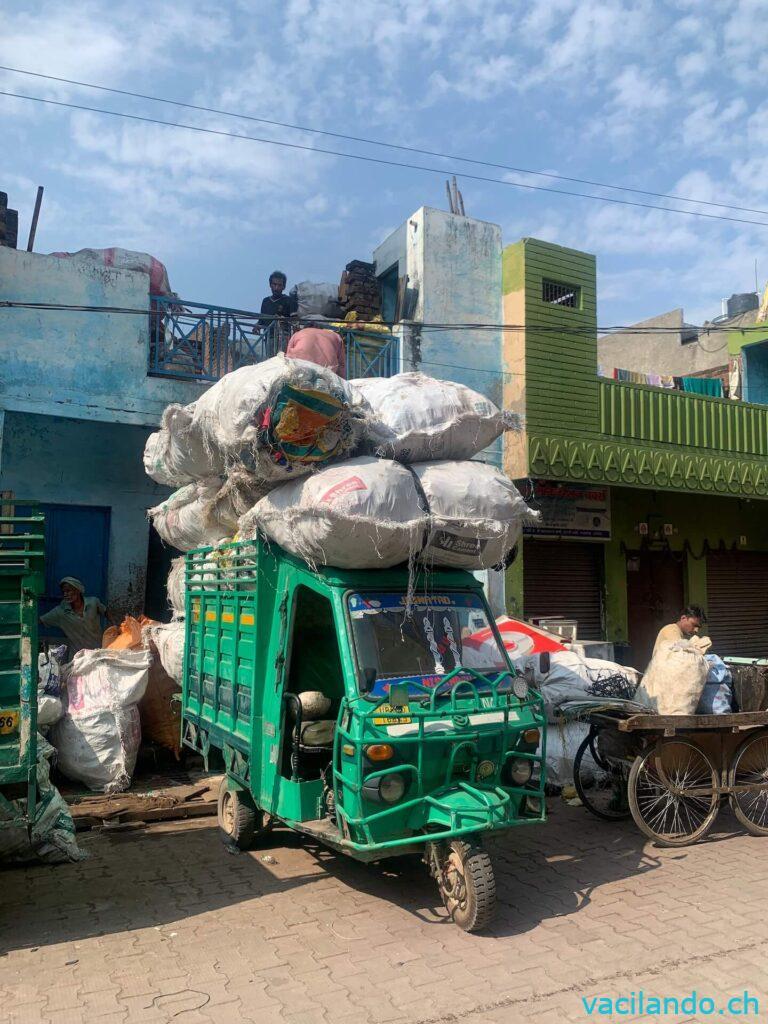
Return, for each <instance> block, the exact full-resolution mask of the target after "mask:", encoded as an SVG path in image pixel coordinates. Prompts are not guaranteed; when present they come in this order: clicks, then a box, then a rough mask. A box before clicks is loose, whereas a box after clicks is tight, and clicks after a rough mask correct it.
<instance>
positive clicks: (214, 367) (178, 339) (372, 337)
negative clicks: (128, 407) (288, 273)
mask: <svg viewBox="0 0 768 1024" xmlns="http://www.w3.org/2000/svg"><path fill="white" fill-rule="evenodd" d="M258 321H259V317H258V315H256V314H254V313H249V312H247V311H245V310H241V309H228V308H227V307H225V306H208V305H204V304H203V303H199V302H186V301H184V300H182V299H171V298H168V297H166V296H152V308H151V312H150V337H149V357H148V369H147V372H148V374H149V376H151V377H170V378H173V379H175V380H190V381H200V382H201V383H208V382H213V381H217V380H219V378H221V377H223V376H224V374H225V373H229V372H230V371H231V370H237V369H239V368H240V367H241V366H253V365H254V364H255V363H261V362H263V361H264V360H265V359H271V358H272V356H275V355H277V354H278V353H279V352H283V351H285V346H286V344H287V342H288V339H289V338H290V336H291V335H292V334H293V333H294V332H295V331H297V330H299V329H300V328H301V327H302V326H306V324H300V323H293V322H286V321H282V322H275V323H271V324H268V325H267V326H261V325H259V322H258ZM333 330H336V331H337V332H338V333H339V334H340V335H341V337H342V339H343V341H344V348H345V352H346V360H347V379H351V378H354V377H392V376H394V374H396V373H398V371H399V363H400V349H399V339H398V338H397V337H396V336H395V335H393V334H390V333H383V332H382V333H379V332H373V331H371V332H367V331H358V330H349V329H340V328H337V327H334V328H333Z"/></svg>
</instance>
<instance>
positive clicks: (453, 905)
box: [437, 839, 496, 932]
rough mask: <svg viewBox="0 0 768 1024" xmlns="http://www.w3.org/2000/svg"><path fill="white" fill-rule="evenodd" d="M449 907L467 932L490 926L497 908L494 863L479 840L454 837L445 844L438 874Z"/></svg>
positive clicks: (453, 917) (455, 922)
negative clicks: (468, 840)
mask: <svg viewBox="0 0 768 1024" xmlns="http://www.w3.org/2000/svg"><path fill="white" fill-rule="evenodd" d="M437 885H438V888H439V890H440V896H441V897H442V900H443V903H444V904H445V909H446V910H447V911H448V913H449V914H450V915H451V919H452V920H453V922H454V924H457V925H458V926H459V928H461V929H462V930H463V931H465V932H478V931H481V930H482V929H483V928H486V927H487V926H488V925H489V924H490V923H491V921H492V920H493V916H494V913H495V909H496V879H495V878H494V874H493V864H492V863H491V858H490V857H489V856H488V854H487V852H486V851H485V850H484V849H483V847H482V845H481V844H480V842H479V841H477V840H475V841H471V842H467V841H466V840H463V839H452V840H451V841H450V842H449V843H448V844H447V847H445V848H444V854H443V857H442V858H441V860H440V870H439V874H438V878H437Z"/></svg>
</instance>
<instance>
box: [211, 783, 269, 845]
mask: <svg viewBox="0 0 768 1024" xmlns="http://www.w3.org/2000/svg"><path fill="white" fill-rule="evenodd" d="M218 819H219V828H220V829H221V831H222V832H223V834H224V837H225V840H226V841H228V842H230V843H234V844H235V846H237V847H238V849H240V850H248V849H249V848H250V847H251V846H253V844H254V842H255V841H256V839H257V838H258V837H259V836H260V835H263V834H264V833H265V832H266V831H267V830H268V829H267V825H266V824H265V815H264V814H263V813H262V812H261V811H260V810H259V809H258V807H257V806H256V805H255V804H254V802H253V800H252V799H251V796H250V794H248V793H246V792H245V790H243V789H231V788H230V787H229V786H228V785H227V779H226V778H224V779H222V780H221V786H220V787H219V804H218Z"/></svg>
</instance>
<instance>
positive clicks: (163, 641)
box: [149, 621, 184, 686]
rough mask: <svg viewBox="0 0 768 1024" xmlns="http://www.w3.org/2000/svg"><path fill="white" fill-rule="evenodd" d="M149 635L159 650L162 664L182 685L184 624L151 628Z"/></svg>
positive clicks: (179, 622) (171, 623)
mask: <svg viewBox="0 0 768 1024" xmlns="http://www.w3.org/2000/svg"><path fill="white" fill-rule="evenodd" d="M149 635H150V636H151V638H152V641H153V643H154V645H155V647H156V648H157V653H158V655H159V657H160V664H161V665H162V666H163V668H164V669H165V671H166V672H167V673H168V675H169V676H170V677H171V679H173V680H174V681H175V682H177V683H178V684H179V686H181V685H182V679H183V676H184V623H183V621H176V622H169V623H168V624H167V625H158V626H150V627H149Z"/></svg>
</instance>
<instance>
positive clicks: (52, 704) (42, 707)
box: [37, 693, 64, 729]
mask: <svg viewBox="0 0 768 1024" xmlns="http://www.w3.org/2000/svg"><path fill="white" fill-rule="evenodd" d="M63 714H64V708H63V707H62V704H61V700H60V699H59V698H58V697H51V696H50V695H49V694H47V693H42V694H38V697H37V727H38V729H47V728H48V726H50V725H55V724H56V723H57V722H58V720H59V719H60V718H61V716H62V715H63Z"/></svg>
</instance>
